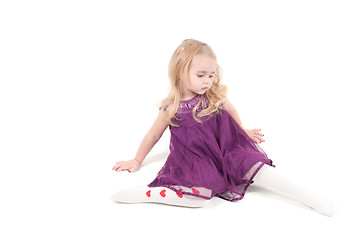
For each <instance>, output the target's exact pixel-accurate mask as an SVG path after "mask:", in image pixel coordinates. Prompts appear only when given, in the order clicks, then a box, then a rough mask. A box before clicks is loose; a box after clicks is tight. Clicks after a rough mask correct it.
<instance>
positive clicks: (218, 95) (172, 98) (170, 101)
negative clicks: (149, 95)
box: [159, 39, 227, 126]
mask: <svg viewBox="0 0 361 240" xmlns="http://www.w3.org/2000/svg"><path fill="white" fill-rule="evenodd" d="M198 54H205V55H208V56H211V57H213V58H215V59H217V58H216V55H215V54H214V52H213V50H212V49H211V47H210V46H209V45H207V44H206V43H203V42H200V41H197V40H194V39H186V40H184V41H183V42H182V43H181V44H180V45H179V46H178V48H177V49H176V50H175V51H174V53H173V55H172V57H171V59H170V62H169V68H168V75H169V80H170V84H171V85H170V92H169V95H168V97H167V98H165V99H164V100H163V101H161V103H160V104H159V106H160V109H163V110H166V113H167V116H168V122H169V124H170V125H171V126H178V125H177V124H176V123H174V122H173V121H172V118H176V119H177V117H176V113H177V110H178V108H179V103H180V102H181V94H182V92H183V91H184V88H185V86H186V85H185V81H189V79H188V72H189V67H190V65H191V63H192V60H193V58H194V57H195V56H196V55H198ZM213 81H214V82H213V84H212V87H211V88H210V89H209V90H208V91H207V92H205V93H204V94H203V95H206V96H207V99H208V100H209V104H208V107H207V108H205V109H203V110H201V111H199V112H198V113H197V114H196V110H197V107H198V106H199V105H200V104H201V103H203V101H205V98H204V96H203V95H201V97H200V99H199V101H198V103H197V104H196V106H195V107H194V108H193V109H192V116H193V118H194V119H195V120H196V121H198V122H199V123H201V122H202V121H201V120H200V118H201V117H203V116H208V115H210V114H213V113H215V112H218V111H219V108H221V107H222V103H223V102H224V100H225V98H226V95H227V87H226V86H225V85H223V84H221V83H220V81H221V68H220V66H219V65H218V64H217V69H216V73H215V78H214V80H213Z"/></svg>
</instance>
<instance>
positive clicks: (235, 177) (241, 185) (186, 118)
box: [148, 94, 273, 201]
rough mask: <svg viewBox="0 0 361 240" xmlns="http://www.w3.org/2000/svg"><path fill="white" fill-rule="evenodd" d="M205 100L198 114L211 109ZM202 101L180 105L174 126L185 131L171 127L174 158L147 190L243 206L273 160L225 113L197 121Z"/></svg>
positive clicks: (166, 164) (204, 99) (197, 96)
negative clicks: (162, 189) (259, 174)
mask: <svg viewBox="0 0 361 240" xmlns="http://www.w3.org/2000/svg"><path fill="white" fill-rule="evenodd" d="M203 96H204V98H203V101H202V103H201V104H200V105H199V106H198V108H197V112H198V111H200V110H201V109H202V106H203V107H206V106H207V104H208V100H207V98H206V95H205V94H204V95H203ZM200 97H201V95H199V94H197V95H196V96H195V97H193V98H192V99H189V100H185V101H182V102H181V103H180V106H179V108H178V111H177V114H176V116H177V118H178V119H179V120H177V121H175V122H177V123H178V124H180V126H179V127H173V126H169V128H170V132H171V140H170V146H169V149H170V154H169V155H168V157H167V161H166V162H165V164H164V166H163V167H162V169H161V170H160V171H159V172H158V175H157V176H156V178H155V179H154V180H153V181H152V182H151V183H150V184H149V185H148V187H161V186H162V187H166V188H169V189H171V190H173V191H175V192H177V195H178V196H179V197H182V196H183V195H191V196H196V197H200V198H204V199H211V198H212V197H214V196H216V197H220V198H223V199H225V200H228V201H237V200H241V199H242V198H243V196H244V194H245V192H246V190H247V188H248V186H249V185H250V184H251V183H252V179H253V178H254V177H255V175H256V174H257V172H258V171H259V170H260V169H261V168H262V167H263V166H264V164H268V165H270V166H273V164H272V160H271V159H269V158H268V157H267V155H266V153H265V152H264V151H263V150H262V149H261V148H260V147H259V146H258V144H256V143H254V142H253V140H252V139H251V138H250V137H249V136H248V135H247V133H246V132H245V131H244V130H243V129H242V128H241V127H240V126H239V125H238V123H237V122H236V121H235V120H234V119H233V118H232V117H231V115H230V114H229V113H228V112H227V111H226V110H224V109H220V112H219V113H217V114H213V115H211V116H205V117H202V118H200V119H201V120H202V123H199V122H197V121H196V120H195V119H193V117H192V112H191V111H192V109H193V108H194V107H195V105H196V104H197V102H198V100H199V99H200Z"/></svg>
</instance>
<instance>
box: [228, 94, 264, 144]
mask: <svg viewBox="0 0 361 240" xmlns="http://www.w3.org/2000/svg"><path fill="white" fill-rule="evenodd" d="M223 106H224V108H225V110H226V111H227V112H228V113H229V114H230V115H231V116H232V118H233V119H234V120H235V121H236V122H237V123H238V125H239V126H240V127H241V128H242V129H243V130H244V131H245V132H246V133H247V135H248V136H249V137H250V138H251V139H252V140H253V141H254V142H256V143H261V142H264V139H263V138H262V137H263V136H264V135H263V134H262V133H261V129H252V130H251V129H245V128H244V127H243V124H242V122H241V119H240V118H239V116H238V113H237V110H236V108H235V107H234V106H233V105H232V104H231V102H230V101H229V100H228V98H226V100H225V101H224V103H223Z"/></svg>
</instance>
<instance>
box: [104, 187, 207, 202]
mask: <svg viewBox="0 0 361 240" xmlns="http://www.w3.org/2000/svg"><path fill="white" fill-rule="evenodd" d="M111 198H112V199H113V201H115V202H121V203H140V202H153V203H163V204H169V205H176V206H182V207H203V206H204V205H205V204H206V203H207V200H205V199H202V198H198V197H192V196H187V195H183V194H179V193H176V192H174V191H172V190H170V189H168V188H163V187H154V188H149V187H147V186H140V187H135V188H132V189H128V190H124V191H120V192H117V193H115V194H113V195H112V197H111Z"/></svg>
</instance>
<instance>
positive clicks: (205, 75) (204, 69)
mask: <svg viewBox="0 0 361 240" xmlns="http://www.w3.org/2000/svg"><path fill="white" fill-rule="evenodd" d="M216 70H217V61H216V59H215V58H213V57H212V56H209V55H204V54H199V55H196V56H195V57H194V58H193V59H192V63H191V65H190V67H189V72H188V79H189V82H188V83H185V84H186V87H185V92H184V93H183V99H184V100H187V99H190V98H192V97H194V96H195V95H196V94H204V93H205V92H206V91H207V90H208V89H210V88H211V86H212V84H213V80H214V78H215V74H216Z"/></svg>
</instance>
